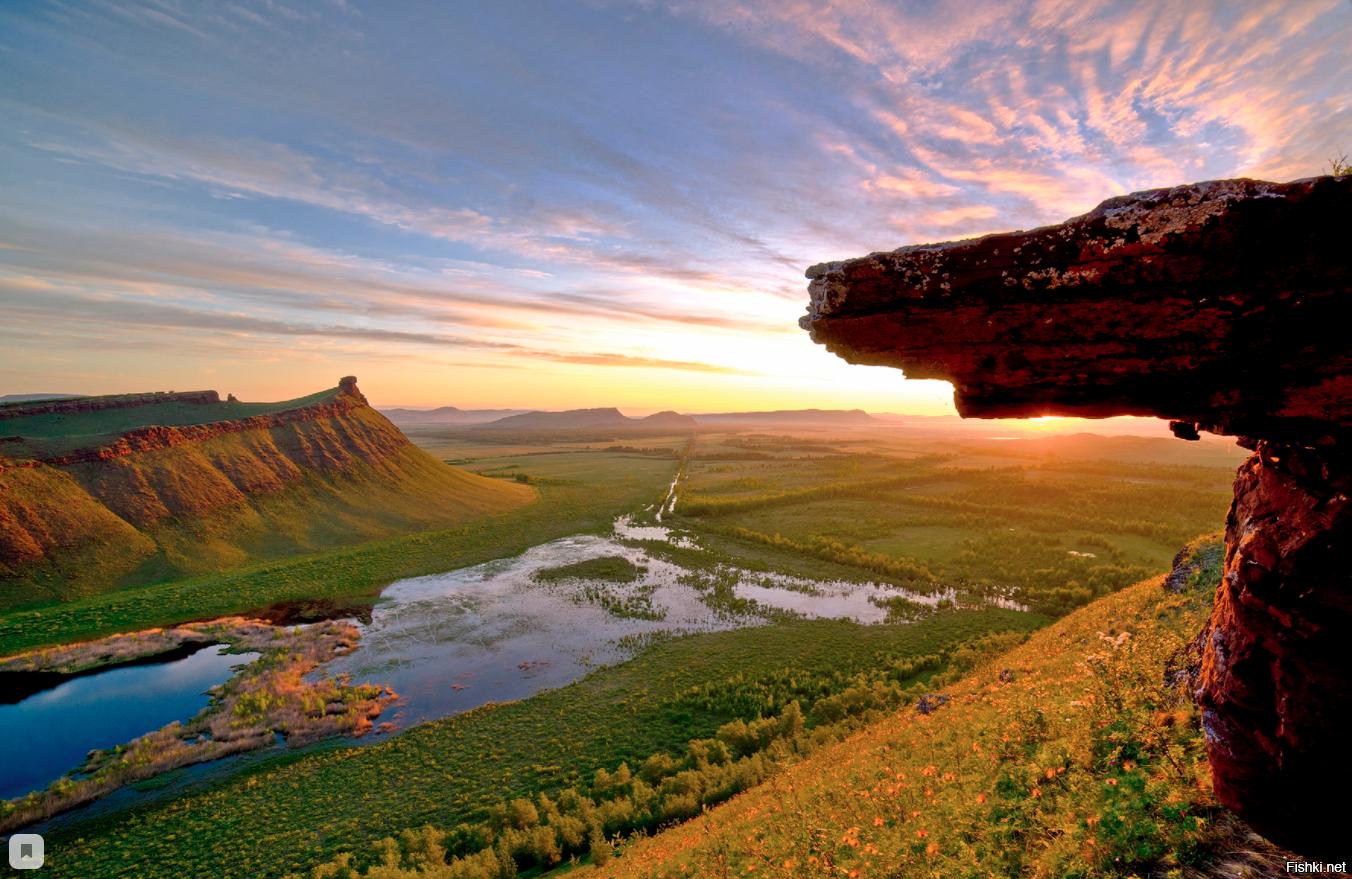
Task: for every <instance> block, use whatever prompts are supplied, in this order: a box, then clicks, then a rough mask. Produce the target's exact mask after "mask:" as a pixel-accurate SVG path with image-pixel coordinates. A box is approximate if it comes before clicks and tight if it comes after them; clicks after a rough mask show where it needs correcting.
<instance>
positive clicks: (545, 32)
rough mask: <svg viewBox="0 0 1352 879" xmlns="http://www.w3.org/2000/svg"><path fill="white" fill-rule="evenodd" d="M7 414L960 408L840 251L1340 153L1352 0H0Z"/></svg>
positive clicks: (1324, 166) (1292, 175)
mask: <svg viewBox="0 0 1352 879" xmlns="http://www.w3.org/2000/svg"><path fill="white" fill-rule="evenodd" d="M0 83H3V88H0V394H8V393H82V394H99V393H120V392H128V391H145V390H189V389H199V388H215V389H217V390H219V391H221V392H222V393H223V394H224V393H234V394H236V395H237V396H238V397H240V398H241V399H251V400H277V399H289V398H293V397H297V396H301V395H303V394H306V393H310V392H313V391H315V390H319V389H322V388H325V387H331V386H333V385H335V384H336V382H337V379H338V377H339V376H342V375H349V374H355V375H357V376H358V377H359V379H360V382H361V387H362V389H363V391H364V392H365V393H366V395H367V396H368V397H369V398H371V399H372V400H373V402H377V403H378V404H384V405H389V406H440V405H454V406H459V407H461V408H540V409H564V408H580V407H594V406H619V407H620V408H621V409H622V410H624V411H625V412H626V414H644V413H646V412H651V411H655V410H657V409H677V410H679V411H728V410H734V411H737V410H748V409H782V408H802V407H818V408H856V407H857V408H863V409H867V410H869V411H890V412H913V413H917V414H942V413H947V412H952V411H953V408H952V402H951V387H950V386H949V385H947V384H946V383H943V382H933V381H907V380H905V379H904V378H903V376H902V374H901V373H900V372H899V371H897V370H892V369H885V368H880V367H863V366H850V365H848V364H846V363H844V361H841V360H839V359H837V358H836V357H834V356H833V355H831V354H829V353H827V352H826V351H825V349H823V348H820V347H818V346H815V345H813V344H812V343H811V342H810V341H809V340H808V338H807V334H806V333H804V332H803V331H802V330H800V329H799V328H798V326H797V323H796V321H797V318H798V316H799V315H801V314H802V313H803V311H804V309H805V306H806V303H807V293H806V280H805V279H804V277H803V271H804V269H805V268H806V267H807V266H809V265H812V264H814V263H817V262H821V261H823V260H829V259H841V258H848V257H853V256H860V255H863V254H866V253H869V252H871V251H875V250H891V249H893V248H896V247H900V246H903V245H907V244H915V243H922V242H931V241H945V240H954V239H959V238H966V237H971V236H974V235H980V234H986V233H990V232H998V231H1005V230H1010V229H1024V228H1032V227H1034V226H1039V225H1045V224H1049V223H1058V222H1061V221H1063V220H1065V219H1067V218H1069V217H1071V216H1074V215H1077V214H1081V213H1084V212H1086V211H1088V210H1090V209H1092V208H1093V207H1094V206H1095V205H1096V204H1097V203H1098V202H1100V201H1102V200H1103V199H1105V198H1108V197H1111V196H1114V195H1118V194H1122V193H1126V192H1132V191H1138V190H1142V189H1149V188H1153V187H1161V186H1172V185H1176V184H1181V183H1187V182H1193V181H1197V180H1207V179H1216V178H1224V177H1234V176H1250V177H1258V178H1262V179H1268V180H1279V181H1280V180H1291V179H1297V178H1300V177H1308V176H1313V175H1316V174H1320V173H1326V172H1327V170H1328V161H1329V159H1330V158H1334V157H1337V156H1338V155H1339V154H1340V152H1348V151H1352V3H1350V2H1348V0H1274V2H1240V0H1230V2H1217V0H1189V2H1187V3H1178V2H1171V0H1165V2H1117V0H963V2H959V0H949V2H940V0H893V2H877V0H842V2H810V0H776V2H759V0H727V2H715V0H681V2H672V3H659V2H642V0H637V2H625V0H596V2H584V0H573V2H563V0H553V2H536V0H510V2H488V0H482V2H480V0H467V2H457V3H446V2H415V0H384V2H368V0H231V2H214V0H181V2H180V0H78V2H77V0H46V2H27V0H7V2H5V3H3V4H0Z"/></svg>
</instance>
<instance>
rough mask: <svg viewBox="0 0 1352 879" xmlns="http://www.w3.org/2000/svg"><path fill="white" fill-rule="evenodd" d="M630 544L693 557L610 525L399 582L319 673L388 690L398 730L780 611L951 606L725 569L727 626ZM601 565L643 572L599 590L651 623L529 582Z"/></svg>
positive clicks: (662, 536) (640, 532) (628, 525)
mask: <svg viewBox="0 0 1352 879" xmlns="http://www.w3.org/2000/svg"><path fill="white" fill-rule="evenodd" d="M635 539H637V540H664V541H669V542H671V543H673V544H676V545H681V546H685V547H687V548H690V547H694V546H695V544H694V542H693V541H691V540H689V539H688V538H684V537H681V536H679V535H673V534H672V533H671V532H670V531H669V530H668V529H667V528H664V527H660V526H651V525H638V524H635V523H634V522H633V521H632V520H631V519H629V518H628V517H626V518H622V519H620V520H619V521H617V522H616V523H615V528H614V534H613V536H607V537H599V536H592V535H578V536H573V537H566V538H563V539H561V540H555V541H552V542H550V543H546V544H541V545H540V546H536V547H532V548H531V549H529V550H527V551H526V552H524V553H522V554H521V555H519V556H516V557H514V558H510V559H499V560H496V561H492V562H488V563H486V564H482V565H476V566H475V567H472V568H463V569H460V570H457V571H451V572H448V573H445V574H435V575H431V576H426V577H417V578H414V579H410V580H402V581H399V582H397V583H395V584H393V585H391V586H390V587H389V588H388V589H386V590H385V592H384V595H383V600H382V601H381V603H380V604H379V605H377V606H376V609H375V611H374V613H373V615H372V620H371V622H370V624H369V625H367V626H365V629H364V632H363V634H362V639H361V641H360V644H359V646H358V648H357V650H355V651H354V652H353V653H352V654H350V655H348V656H346V657H344V658H342V659H339V660H336V661H334V662H333V663H330V666H329V667H328V668H327V669H326V670H325V671H324V673H325V674H340V673H347V674H351V675H352V676H353V678H354V679H355V680H359V681H370V682H372V683H378V684H384V685H387V686H389V687H391V688H393V689H394V690H395V691H396V692H398V693H400V694H401V695H403V696H404V703H403V704H402V710H401V711H400V713H398V714H396V715H395V719H396V720H397V721H398V722H399V723H400V725H401V726H407V725H409V724H412V723H416V722H419V721H421V720H431V719H435V718H438V717H444V716H447V715H450V714H455V713H458V712H461V711H466V710H468V709H471V708H475V707H478V706H480V705H483V704H485V703H488V702H505V701H512V700H517V699H523V698H525V697H527V696H530V695H532V694H534V693H537V692H540V691H541V690H545V689H549V688H552V687H558V686H563V685H566V684H568V683H570V682H571V681H573V680H575V679H577V678H580V677H582V676H583V675H585V674H587V672H589V671H590V670H592V669H593V668H595V667H596V666H598V665H600V664H602V663H614V662H618V661H622V660H624V659H626V658H628V657H629V656H630V655H632V652H633V650H634V649H635V647H636V646H638V645H639V644H642V643H644V641H645V640H646V639H651V638H652V637H654V636H658V637H660V636H663V635H664V634H667V633H687V632H708V631H716V630H724V629H732V628H739V627H744V626H755V625H764V624H765V623H767V622H768V621H769V620H770V619H771V618H774V617H775V616H776V615H778V616H782V612H783V611H790V612H792V613H795V614H797V615H800V616H804V617H827V618H840V617H845V618H849V619H852V620H855V621H857V622H860V623H875V622H881V621H882V620H883V619H885V618H886V616H887V612H886V610H885V609H884V608H881V607H878V606H877V605H876V604H874V603H872V602H871V601H870V600H869V599H870V597H871V596H877V597H886V596H888V595H905V596H906V597H907V598H909V599H911V600H913V601H918V602H922V603H925V604H931V605H932V604H934V603H935V602H937V601H938V600H939V599H941V598H944V597H951V596H949V595H947V594H944V595H930V596H926V595H917V594H915V593H911V592H906V591H903V590H898V589H892V588H879V587H875V586H873V585H871V584H860V583H849V582H843V581H814V580H809V579H805V578H795V577H785V576H782V575H775V574H770V575H767V574H765V573H756V572H750V571H740V570H736V569H727V570H724V571H723V574H722V576H724V577H731V578H732V579H734V580H735V581H736V585H735V586H734V592H735V594H736V596H737V597H739V598H747V599H752V600H754V601H755V602H756V606H755V607H752V608H751V609H750V610H749V611H748V612H739V613H731V614H730V613H728V611H727V610H726V609H724V608H719V609H717V610H715V609H714V608H711V607H709V606H708V605H706V604H705V603H704V602H703V601H702V600H701V597H702V593H701V592H700V591H699V590H697V589H695V588H693V587H692V586H691V585H688V584H689V578H688V577H687V582H686V583H682V582H681V578H682V577H683V576H685V575H688V574H689V572H688V571H686V570H685V569H683V568H681V567H679V566H678V565H675V564H672V563H670V562H668V561H665V560H663V559H661V558H656V557H653V556H651V555H649V554H647V553H645V552H644V551H643V550H641V549H636V548H633V547H631V546H628V545H626V544H625V543H623V542H621V541H623V540H635ZM603 556H622V557H624V558H626V559H628V560H629V561H631V562H632V563H634V564H635V565H638V566H640V567H642V568H646V571H645V572H643V573H642V574H641V575H640V576H639V579H638V580H636V581H635V582H633V583H604V584H601V585H602V586H603V587H604V589H605V590H606V592H607V594H608V595H610V596H612V597H613V598H614V599H617V600H620V601H623V600H624V599H625V598H630V597H640V596H646V597H647V599H648V602H649V603H650V605H651V607H652V609H653V611H654V612H655V613H653V614H645V616H659V617H660V619H646V618H634V617H623V616H617V615H615V614H612V613H610V612H607V611H606V610H605V608H603V607H601V606H600V605H599V604H598V603H596V602H595V601H593V600H589V599H588V597H587V595H586V590H587V589H588V587H589V586H591V588H592V589H593V592H594V591H595V589H596V585H597V584H596V583H594V582H589V581H585V580H563V581H557V582H549V583H541V582H537V581H536V580H535V579H533V578H532V576H531V575H532V574H533V573H534V572H536V571H539V570H541V569H542V568H554V567H560V566H563V565H571V564H574V563H577V562H581V561H585V560H587V559H594V558H600V557H603ZM612 606H613V604H612ZM776 611H779V612H781V613H779V614H776V613H775V612H776Z"/></svg>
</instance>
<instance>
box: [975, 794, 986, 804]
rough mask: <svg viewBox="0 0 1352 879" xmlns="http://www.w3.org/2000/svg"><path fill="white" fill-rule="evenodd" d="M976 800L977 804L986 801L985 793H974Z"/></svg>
mask: <svg viewBox="0 0 1352 879" xmlns="http://www.w3.org/2000/svg"><path fill="white" fill-rule="evenodd" d="M976 801H977V803H978V804H980V803H984V802H986V795H985V794H977V795H976Z"/></svg>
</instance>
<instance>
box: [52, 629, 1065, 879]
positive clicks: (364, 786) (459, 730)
mask: <svg viewBox="0 0 1352 879" xmlns="http://www.w3.org/2000/svg"><path fill="white" fill-rule="evenodd" d="M1046 622H1047V620H1046V618H1044V617H1038V616H1036V615H1032V614H1019V613H1014V612H1010V611H1000V610H988V611H974V612H962V613H952V614H944V615H940V616H939V617H937V618H935V619H933V620H930V621H928V622H925V623H921V624H916V625H911V626H859V625H856V624H853V623H847V622H840V621H831V620H819V621H812V622H795V623H791V624H787V625H782V626H767V627H761V628H753V629H743V630H738V631H731V632H720V633H714V634H706V635H697V636H692V637H688V638H682V639H677V640H674V641H669V642H666V643H663V644H659V645H657V646H655V647H653V648H651V649H649V650H648V651H646V652H644V653H643V654H642V655H640V656H639V657H637V658H636V659H634V660H632V661H630V662H627V663H624V664H622V665H619V666H616V667H614V668H607V669H602V670H600V671H598V672H596V673H594V674H592V675H589V676H588V677H587V678H585V679H583V680H582V681H580V682H578V683H575V684H574V685H572V686H569V687H564V688H561V689H557V690H551V691H547V692H544V693H541V694H539V695H537V696H534V697H532V698H530V699H527V700H524V701H521V702H515V703H509V704H505V705H497V706H488V707H485V708H482V709H479V710H477V711H473V712H469V713H467V714H464V715H460V716H458V717H454V718H450V719H447V720H443V721H437V722H434V723H428V724H423V725H421V726H418V727H415V728H414V729H412V730H410V731H408V732H406V733H404V734H403V735H400V736H399V737H397V738H395V739H393V740H390V741H388V742H386V743H384V744H380V745H374V746H371V747H366V748H342V749H333V750H329V751H323V752H320V753H317V754H315V755H313V756H308V757H304V758H301V759H293V760H291V761H290V762H281V763H278V764H275V765H274V766H272V767H269V768H263V769H261V770H257V771H253V772H250V773H249V774H247V775H245V776H243V777H238V778H235V779H233V780H231V781H230V782H228V783H226V784H223V785H222V786H220V787H219V788H217V789H216V790H212V791H208V792H206V793H201V794H197V795H192V796H189V797H186V798H184V799H182V800H181V801H178V802H174V803H172V804H168V805H163V806H158V807H154V808H150V809H148V810H145V811H143V812H141V813H139V814H138V813H132V814H130V815H122V816H118V817H116V818H114V819H109V820H104V821H101V822H97V823H94V824H91V825H85V826H81V827H78V828H75V829H73V830H68V831H64V832H63V833H61V834H58V835H56V836H54V837H49V840H50V841H49V842H48V851H49V852H52V855H50V856H49V864H50V869H51V870H52V872H53V875H56V876H79V877H82V879H99V877H105V876H117V875H136V876H138V877H159V876H165V877H169V876H181V875H211V876H215V877H222V879H223V877H244V876H248V877H255V876H257V877H266V876H279V875H282V874H285V873H287V872H289V871H294V870H297V869H309V868H310V867H311V866H313V865H314V864H316V863H319V862H321V861H323V860H326V859H327V858H328V857H331V856H332V855H333V854H334V853H335V852H341V851H350V850H355V851H357V852H358V853H359V857H360V861H359V862H360V863H369V861H370V860H371V857H370V843H371V842H373V841H375V840H377V839H380V838H382V837H384V836H387V835H389V834H392V833H398V832H399V831H401V830H402V829H404V828H406V827H416V826H419V825H421V824H424V823H428V822H430V823H433V824H436V825H438V826H441V827H451V826H453V825H454V824H455V823H456V822H459V821H462V820H466V819H467V818H471V817H474V816H477V815H481V814H482V810H483V808H484V807H485V806H487V805H489V804H491V803H494V802H497V801H499V800H501V799H505V798H511V797H514V796H521V795H522V794H523V793H525V794H527V795H529V794H530V793H533V792H536V791H540V790H553V789H557V788H559V787H562V786H566V785H569V784H574V783H576V781H577V780H578V779H579V778H585V777H590V775H591V774H592V773H593V772H594V771H595V770H596V769H597V768H598V767H607V768H610V769H614V768H615V767H616V766H617V765H618V764H619V763H620V762H621V761H628V762H629V763H630V764H631V765H635V766H636V765H638V763H640V762H642V760H643V759H645V758H646V757H647V756H648V755H650V754H652V753H653V752H655V751H658V750H664V751H667V752H669V753H671V754H677V755H679V754H680V753H682V752H683V751H684V746H685V743H686V742H687V741H688V740H689V739H691V738H698V737H701V736H708V735H712V734H713V732H714V731H715V730H716V729H717V728H718V726H719V725H720V724H722V723H724V722H726V721H728V720H729V719H731V717H730V716H729V715H726V714H723V713H721V712H718V711H701V710H698V709H691V710H689V711H686V710H682V711H673V710H672V709H671V708H670V707H668V706H664V705H663V704H662V700H663V699H665V698H666V697H669V696H672V695H674V694H676V693H680V692H683V691H685V690H686V689H687V688H689V687H691V686H694V685H697V684H702V683H705V682H712V681H723V680H725V679H726V678H728V677H729V676H732V675H746V676H747V677H748V678H754V677H755V676H757V675H760V674H763V673H766V672H769V671H774V670H778V669H780V668H783V667H785V666H793V667H795V668H799V669H803V670H804V674H805V676H812V675H824V676H827V677H829V676H831V675H832V674H833V673H834V672H836V671H839V672H841V673H842V674H845V675H849V674H852V673H854V672H856V671H859V670H863V669H865V668H869V667H871V666H872V665H873V664H874V663H876V661H877V653H878V652H879V651H885V652H888V653H892V654H897V655H903V656H905V655H924V654H930V653H936V652H938V651H940V650H942V649H944V648H945V647H948V646H951V645H953V644H955V643H957V642H959V641H962V640H964V639H966V638H969V637H972V636H974V635H980V634H982V633H984V632H987V631H991V630H993V629H1022V630H1029V629H1034V628H1036V627H1038V626H1040V625H1043V624H1045V623H1046ZM72 837H76V838H74V839H72Z"/></svg>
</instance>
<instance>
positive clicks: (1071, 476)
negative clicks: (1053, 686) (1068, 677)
mask: <svg viewBox="0 0 1352 879" xmlns="http://www.w3.org/2000/svg"><path fill="white" fill-rule="evenodd" d="M847 439H850V438H847ZM1133 439H1134V438H1133ZM856 445H857V444H856V443H855V442H853V441H851V442H849V443H843V442H841V441H839V440H832V439H830V438H804V437H801V436H793V435H778V436H776V435H761V436H757V435H750V436H738V437H731V438H724V439H722V440H721V441H720V440H718V439H717V438H701V443H700V446H699V448H698V450H697V453H696V455H695V458H694V461H693V462H692V464H691V466H690V468H689V476H688V479H687V480H686V482H685V484H684V486H683V489H682V493H681V497H680V501H679V503H678V504H677V506H676V510H675V512H676V513H677V514H678V516H679V517H680V519H679V521H680V523H681V525H682V526H683V527H688V528H691V529H692V530H694V531H695V532H697V533H702V534H708V535H710V536H719V537H722V538H724V539H734V540H736V541H738V542H739V543H740V544H741V545H743V546H745V545H747V544H759V545H762V546H766V547H772V548H774V549H777V550H780V551H781V552H784V553H789V554H792V555H797V556H799V557H804V556H805V557H811V558H815V559H818V560H822V561H826V562H830V563H833V564H836V565H840V566H844V567H848V568H852V569H854V570H856V571H859V572H862V573H863V574H864V575H866V576H869V575H871V576H877V577H884V578H888V579H890V580H892V581H895V582H904V583H906V584H907V585H909V586H910V587H911V588H913V589H919V590H921V591H926V590H929V591H933V590H937V589H945V588H952V589H954V590H955V591H957V592H958V593H959V594H960V595H966V596H970V599H971V600H974V601H975V600H979V599H981V598H1007V599H1013V600H1015V601H1018V602H1021V603H1024V604H1026V605H1029V606H1030V607H1032V608H1033V609H1034V610H1037V611H1038V612H1040V613H1047V614H1051V615H1056V616H1059V615H1063V614H1065V613H1068V612H1069V611H1070V610H1072V609H1074V608H1076V607H1082V606H1084V605H1085V604H1087V603H1089V602H1090V601H1092V600H1093V599H1094V598H1097V597H1101V596H1103V595H1106V594H1108V593H1110V592H1113V591H1116V590H1118V589H1121V588H1124V587H1126V586H1129V585H1131V584H1132V583H1135V582H1137V581H1139V580H1142V579H1144V578H1145V577H1147V576H1149V575H1151V574H1153V573H1156V572H1158V571H1160V570H1163V569H1165V568H1166V567H1167V566H1168V563H1169V560H1170V559H1171V558H1172V556H1173V554H1174V553H1175V552H1176V551H1177V548H1178V547H1179V546H1182V545H1183V544H1185V543H1187V542H1188V541H1189V540H1191V539H1192V538H1193V537H1195V536H1196V535H1198V534H1201V533H1206V532H1209V531H1211V530H1214V529H1215V528H1216V527H1218V526H1219V524H1220V522H1221V521H1222V520H1223V517H1224V515H1225V510H1226V509H1227V508H1228V505H1229V502H1230V491H1229V489H1228V482H1229V480H1230V479H1231V478H1232V477H1233V471H1232V470H1231V468H1229V467H1225V466H1220V467H1216V466H1208V465H1201V464H1182V463H1161V462H1159V461H1151V460H1148V459H1147V460H1137V461H1135V462H1123V461H1109V460H1101V459H1100V460H1094V459H1069V460H1067V459H1065V458H1061V457H1059V456H1057V457H1049V456H1047V455H1046V454H1045V453H1043V454H1036V453H1032V454H1030V453H1019V452H1015V451H1013V450H1010V449H1008V448H1007V447H1005V446H1002V445H996V446H994V447H986V448H982V447H971V446H968V447H966V448H960V449H959V450H957V451H953V452H949V453H935V452H933V451H928V450H927V449H926V447H925V444H923V443H915V442H910V443H907V442H905V441H894V442H893V444H892V445H891V446H890V447H889V446H887V445H884V444H880V443H879V442H877V441H876V440H875V441H874V443H873V447H872V448H870V449H869V450H868V451H862V452H861V451H851V449H852V448H854V447H856ZM988 445H989V444H988ZM1133 445H1138V444H1136V443H1134V444H1133ZM1159 450H1160V452H1161V455H1162V456H1164V457H1167V458H1172V457H1174V456H1175V455H1176V454H1177V452H1176V450H1175V449H1172V448H1169V447H1166V446H1161V447H1159ZM1198 451H1199V452H1201V453H1202V454H1203V455H1210V450H1206V449H1199V450H1198ZM1138 454H1139V446H1138ZM978 464H980V465H984V466H975V465H978Z"/></svg>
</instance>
